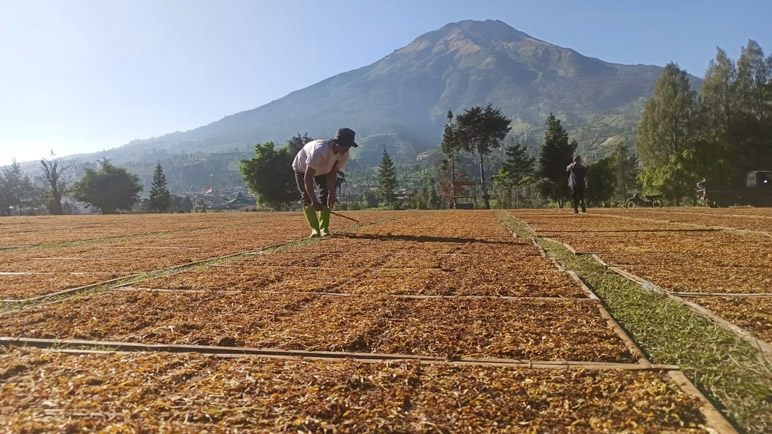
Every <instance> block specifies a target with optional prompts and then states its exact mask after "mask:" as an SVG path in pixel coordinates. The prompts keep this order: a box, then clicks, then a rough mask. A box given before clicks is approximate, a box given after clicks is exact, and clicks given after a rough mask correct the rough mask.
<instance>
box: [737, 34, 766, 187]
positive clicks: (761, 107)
mask: <svg viewBox="0 0 772 434" xmlns="http://www.w3.org/2000/svg"><path fill="white" fill-rule="evenodd" d="M734 89H735V92H734V94H735V99H736V101H737V110H736V113H737V118H736V120H735V122H734V124H733V127H734V128H733V130H732V132H731V134H732V135H733V136H734V137H735V140H736V148H735V149H733V152H732V153H731V155H733V156H735V157H736V158H737V159H736V174H735V181H736V182H741V181H742V180H743V179H744V172H745V171H748V170H753V169H759V168H768V167H769V166H772V57H768V58H766V59H765V58H764V52H763V51H762V49H761V47H760V46H759V44H758V43H756V41H753V40H751V41H748V45H747V46H746V47H744V48H743V49H742V53H741V54H740V59H739V60H738V61H737V80H736V83H735V86H734Z"/></svg>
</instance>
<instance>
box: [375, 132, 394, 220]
mask: <svg viewBox="0 0 772 434" xmlns="http://www.w3.org/2000/svg"><path fill="white" fill-rule="evenodd" d="M396 189H397V173H396V172H395V170H394V162H393V161H392V160H391V157H389V153H388V152H386V148H385V147H384V148H383V157H381V164H380V165H379V166H378V192H377V196H378V198H379V199H381V200H382V201H384V202H386V204H387V205H388V206H389V207H391V208H392V209H394V208H396V205H397V196H396V194H395V193H394V190H396Z"/></svg>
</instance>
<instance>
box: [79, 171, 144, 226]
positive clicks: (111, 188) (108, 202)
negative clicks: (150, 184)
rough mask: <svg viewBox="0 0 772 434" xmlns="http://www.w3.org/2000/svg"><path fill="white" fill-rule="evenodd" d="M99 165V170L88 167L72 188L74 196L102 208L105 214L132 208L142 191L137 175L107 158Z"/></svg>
mask: <svg viewBox="0 0 772 434" xmlns="http://www.w3.org/2000/svg"><path fill="white" fill-rule="evenodd" d="M99 165H100V168H99V169H98V170H95V169H86V174H85V175H84V176H83V178H81V180H80V181H78V182H76V183H75V185H74V186H73V188H72V191H73V197H75V199H76V200H79V201H81V202H86V203H89V204H91V205H93V206H95V207H97V208H99V209H101V210H102V212H103V213H104V214H115V213H117V212H118V210H128V209H131V206H132V205H134V203H135V202H136V201H137V199H139V192H140V191H142V186H141V185H140V184H139V178H138V177H137V175H134V174H132V173H129V172H127V171H126V169H122V168H120V167H115V166H113V165H112V164H110V161H109V160H108V159H107V158H103V159H102V160H101V161H100V162H99Z"/></svg>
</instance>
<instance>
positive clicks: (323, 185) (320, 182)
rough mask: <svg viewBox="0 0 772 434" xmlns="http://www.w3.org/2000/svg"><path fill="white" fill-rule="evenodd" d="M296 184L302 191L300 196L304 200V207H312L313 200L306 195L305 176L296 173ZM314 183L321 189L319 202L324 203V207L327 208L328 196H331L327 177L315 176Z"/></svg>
mask: <svg viewBox="0 0 772 434" xmlns="http://www.w3.org/2000/svg"><path fill="white" fill-rule="evenodd" d="M295 183H296V184H297V185H298V191H300V196H301V197H302V198H303V205H305V206H308V205H311V198H310V197H308V193H306V181H305V174H304V173H298V172H295ZM314 183H316V186H317V187H319V200H320V201H321V202H322V205H325V206H326V205H327V196H328V195H329V194H330V192H329V191H328V190H327V175H319V176H314Z"/></svg>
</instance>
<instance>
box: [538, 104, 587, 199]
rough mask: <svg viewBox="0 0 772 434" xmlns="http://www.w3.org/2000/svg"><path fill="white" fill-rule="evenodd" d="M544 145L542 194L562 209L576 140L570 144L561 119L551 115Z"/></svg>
mask: <svg viewBox="0 0 772 434" xmlns="http://www.w3.org/2000/svg"><path fill="white" fill-rule="evenodd" d="M546 126H547V130H546V131H545V132H544V144H543V145H542V148H541V155H539V176H541V177H542V178H543V181H542V182H541V183H540V184H539V190H540V191H541V193H542V194H543V195H544V196H546V197H549V198H551V199H553V200H555V201H557V202H558V205H559V206H560V207H561V208H562V207H563V201H564V200H565V196H566V189H567V188H568V184H567V180H568V174H567V173H566V166H568V164H569V163H571V158H572V157H573V155H574V153H576V148H577V147H578V144H577V143H576V140H572V141H571V142H570V143H569V142H568V133H566V130H565V129H563V126H562V125H561V124H560V119H558V118H556V117H555V115H554V114H552V113H550V115H549V116H548V117H547V121H546Z"/></svg>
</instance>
